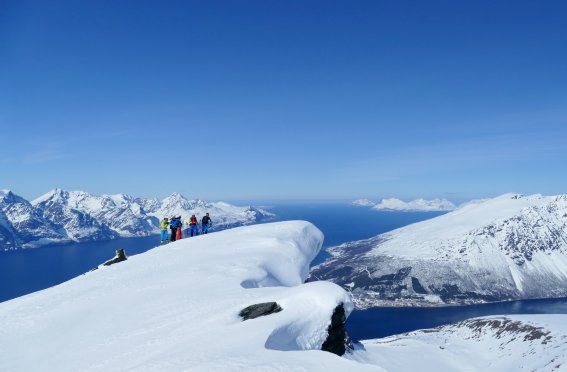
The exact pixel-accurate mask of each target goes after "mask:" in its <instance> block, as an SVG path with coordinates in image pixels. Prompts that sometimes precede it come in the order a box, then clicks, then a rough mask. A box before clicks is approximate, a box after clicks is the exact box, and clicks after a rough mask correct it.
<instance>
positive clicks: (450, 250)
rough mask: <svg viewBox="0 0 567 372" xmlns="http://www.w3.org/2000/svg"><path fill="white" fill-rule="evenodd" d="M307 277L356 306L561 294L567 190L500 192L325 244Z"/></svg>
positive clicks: (566, 283) (566, 279)
mask: <svg viewBox="0 0 567 372" xmlns="http://www.w3.org/2000/svg"><path fill="white" fill-rule="evenodd" d="M328 251H329V252H330V253H331V255H332V257H331V258H330V259H329V260H328V261H326V262H324V263H322V264H321V265H319V266H317V267H315V268H314V269H313V272H312V278H313V279H315V278H319V279H323V280H331V281H333V282H335V283H337V284H340V285H342V286H343V287H344V288H346V289H349V290H350V291H351V292H352V294H353V296H354V300H355V303H356V305H357V307H359V308H367V307H372V306H409V305H423V306H427V305H435V306H437V305H442V304H453V303H458V304H469V303H482V302H490V301H501V300H510V299H528V298H548V297H564V296H567V195H562V196H549V197H545V196H541V195H533V196H521V195H514V194H507V195H503V196H500V197H497V198H494V199H489V200H483V201H476V202H471V203H467V204H466V205H463V206H462V207H460V208H458V209H457V210H455V211H453V212H450V213H447V214H445V215H442V216H439V217H436V218H433V219H430V220H427V221H423V222H419V223H416V224H413V225H409V226H406V227H402V228H400V229H397V230H394V231H392V232H388V233H385V234H382V235H378V236H376V237H374V238H371V239H367V240H361V241H357V242H350V243H345V244H343V245H340V246H338V247H334V248H331V249H328Z"/></svg>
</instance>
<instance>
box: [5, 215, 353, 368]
mask: <svg viewBox="0 0 567 372" xmlns="http://www.w3.org/2000/svg"><path fill="white" fill-rule="evenodd" d="M322 243H323V234H322V233H321V232H320V231H319V230H318V229H317V228H316V227H314V226H313V225H312V224H310V223H308V222H300V221H295V222H282V223H273V224H265V225H257V226H249V227H241V228H236V229H232V230H227V231H222V232H218V233H214V234H209V235H206V236H199V237H196V238H191V239H185V240H181V241H177V242H174V243H170V244H168V245H166V246H161V247H157V248H155V249H153V250H150V251H148V252H146V253H144V254H140V255H136V256H132V257H130V258H129V259H128V260H127V261H124V262H121V263H118V264H114V265H112V266H108V267H101V268H100V269H98V270H96V271H93V272H90V273H87V274H85V275H83V276H80V277H77V278H75V279H73V280H70V281H68V282H66V283H63V284H61V285H59V286H56V287H52V288H49V289H46V290H44V291H41V292H37V293H34V294H30V295H27V296H24V297H21V298H17V299H14V300H11V301H8V302H5V303H2V304H0V323H1V324H2V325H3V326H2V330H1V331H0V350H2V353H0V370H2V371H38V370H46V371H81V370H89V371H108V370H137V371H139V370H153V371H166V370H171V371H179V370H194V369H195V370H203V371H205V370H206V371H210V370H223V371H233V370H249V369H260V370H266V369H268V368H272V366H274V365H279V366H285V369H286V370H297V369H298V368H306V369H307V370H323V369H326V370H329V368H331V367H337V366H343V367H345V368H346V366H347V365H348V364H353V363H354V362H352V361H348V360H345V359H344V358H340V357H338V356H336V355H334V354H331V353H327V352H323V351H317V352H316V353H317V354H316V355H317V356H315V354H312V353H305V352H294V351H301V350H319V349H321V346H322V344H323V343H324V341H325V339H326V338H327V335H328V334H327V328H328V326H329V324H330V322H331V316H332V314H333V310H334V309H335V308H336V307H337V305H340V304H342V305H343V306H344V309H345V311H346V312H347V315H348V313H350V311H351V310H352V308H353V305H352V302H351V300H350V297H349V295H348V293H347V292H345V291H344V290H343V289H341V288H340V287H339V286H337V285H335V284H332V283H327V282H319V283H309V284H303V282H304V280H305V278H306V277H307V275H308V270H309V263H310V261H311V260H312V259H313V258H314V257H315V256H316V255H317V253H318V251H319V249H320V248H321V245H322ZM270 301H275V302H277V304H279V305H280V306H281V308H282V309H283V310H282V311H280V312H278V313H274V314H271V315H268V316H264V317H259V318H256V319H250V320H246V321H242V319H241V318H240V317H239V316H238V314H239V312H240V311H241V310H242V309H244V308H245V307H247V306H249V305H252V304H257V303H264V302H270ZM284 351H287V353H284ZM284 361H285V362H284ZM282 368H283V367H282ZM275 370H278V369H275Z"/></svg>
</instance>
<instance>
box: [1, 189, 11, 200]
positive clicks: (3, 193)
mask: <svg viewBox="0 0 567 372" xmlns="http://www.w3.org/2000/svg"><path fill="white" fill-rule="evenodd" d="M11 193H12V191H11V190H8V189H2V190H0V198H3V197H5V196H7V195H9V194H11Z"/></svg>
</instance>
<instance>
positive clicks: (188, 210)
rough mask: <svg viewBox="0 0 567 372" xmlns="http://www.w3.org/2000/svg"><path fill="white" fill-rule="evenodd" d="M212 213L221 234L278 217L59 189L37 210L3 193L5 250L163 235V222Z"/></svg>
mask: <svg viewBox="0 0 567 372" xmlns="http://www.w3.org/2000/svg"><path fill="white" fill-rule="evenodd" d="M206 212H209V213H210V215H211V218H212V220H213V227H214V229H215V230H222V229H226V228H228V227H234V226H239V225H248V224H251V223H254V222H258V221H262V220H266V219H269V218H271V217H273V214H271V213H269V212H266V211H264V210H261V209H257V208H254V207H237V206H233V205H230V204H227V203H222V202H218V203H207V202H204V201H202V200H188V199H186V198H185V197H183V196H182V195H180V194H177V193H174V194H172V195H171V196H169V197H167V198H165V199H163V200H161V201H160V200H158V199H144V198H133V197H131V196H128V195H124V194H117V195H101V196H98V195H92V194H89V193H86V192H84V191H65V190H60V189H55V190H52V191H50V192H48V193H47V194H45V195H43V196H41V197H39V198H37V199H36V200H34V201H33V202H32V203H31V204H30V203H29V202H28V201H26V200H25V199H23V198H21V197H18V196H16V195H14V194H13V193H11V192H9V191H7V190H3V191H2V192H1V193H0V249H16V248H28V247H35V246H39V245H44V244H49V243H55V242H70V241H76V242H82V241H100V240H109V239H114V238H117V237H139V236H148V235H151V234H156V233H158V232H159V221H160V220H161V219H162V218H163V217H172V216H173V215H181V216H182V218H183V221H184V222H186V221H187V220H188V219H189V217H190V216H191V215H192V214H195V215H196V216H198V217H199V218H200V217H202V216H203V215H204V214H205V213H206Z"/></svg>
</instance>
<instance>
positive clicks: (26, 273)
mask: <svg viewBox="0 0 567 372" xmlns="http://www.w3.org/2000/svg"><path fill="white" fill-rule="evenodd" d="M270 210H271V211H272V212H274V213H276V214H277V218H276V219H275V220H276V221H282V220H290V219H302V220H307V221H310V222H312V223H314V224H315V225H316V226H317V227H318V228H319V229H321V231H323V233H324V234H325V243H324V245H323V248H327V247H330V246H334V245H338V244H341V243H344V242H347V241H352V240H359V239H366V238H370V237H373V236H375V235H378V234H380V233H383V232H386V231H390V230H393V229H395V228H398V227H402V226H405V225H408V224H410V223H414V222H418V221H422V220H425V219H428V218H432V217H435V216H438V215H440V214H441V213H435V212H425V213H424V212H422V213H398V212H376V211H372V210H370V209H368V208H364V207H354V206H350V205H345V204H342V205H337V204H301V205H299V204H296V205H274V206H272V207H271V208H270ZM213 219H214V216H213ZM158 244H159V236H152V237H147V238H135V239H117V240H112V241H107V242H96V243H82V244H69V245H57V246H49V247H43V248H38V249H28V250H19V251H9V252H3V251H0V302H2V301H6V300H9V299H12V298H15V297H19V296H23V295H25V294H28V293H31V292H35V291H38V290H41V289H45V288H48V287H51V286H53V285H56V284H59V283H62V282H64V281H66V280H69V279H71V278H73V277H76V276H78V275H81V274H83V273H85V272H87V271H89V270H91V269H92V268H94V267H96V266H98V265H100V264H101V263H103V262H104V261H106V260H108V259H110V258H112V257H113V256H114V253H115V250H116V249H118V248H123V249H125V251H126V254H127V255H128V256H132V255H134V254H138V253H142V252H145V251H147V250H149V249H151V248H153V247H155V246H156V245H158ZM327 256H328V254H326V253H325V252H324V250H323V251H322V252H321V254H319V256H317V258H316V259H315V260H314V261H313V263H312V264H313V265H315V264H317V263H320V262H322V261H323V260H324V259H325V257H327ZM534 313H567V299H557V300H530V301H514V302H505V303H497V304H487V305H477V306H462V307H443V308H378V309H370V310H365V311H354V312H353V313H352V314H351V316H350V317H349V320H348V322H347V328H348V332H349V334H350V335H351V337H352V338H353V339H355V340H356V339H369V338H377V337H383V336H388V335H392V334H397V333H402V332H407V331H412V330H416V329H422V328H430V327H435V326H439V325H443V324H448V323H453V322H456V321H460V320H464V319H468V318H471V317H477V316H483V315H499V314H534Z"/></svg>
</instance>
